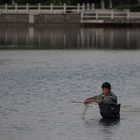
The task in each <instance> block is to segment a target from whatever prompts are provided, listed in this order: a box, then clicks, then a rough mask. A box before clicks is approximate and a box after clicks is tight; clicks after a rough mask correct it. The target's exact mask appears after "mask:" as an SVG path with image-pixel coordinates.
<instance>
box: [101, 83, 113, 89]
mask: <svg viewBox="0 0 140 140" xmlns="http://www.w3.org/2000/svg"><path fill="white" fill-rule="evenodd" d="M103 88H108V89H109V90H111V84H110V83H108V82H105V83H103V84H102V89H103Z"/></svg>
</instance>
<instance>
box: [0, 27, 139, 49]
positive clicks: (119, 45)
mask: <svg viewBox="0 0 140 140" xmlns="http://www.w3.org/2000/svg"><path fill="white" fill-rule="evenodd" d="M139 36H140V29H139V28H132V29H129V28H125V29H124V28H120V29H118V28H116V29H115V28H110V29H109V28H86V29H84V28H80V27H79V26H77V25H62V26H61V25H55V26H54V25H42V26H30V27H29V26H25V25H17V26H16V25H13V26H11V25H1V26H0V49H67V50H68V49H92V50H93V49H94V50H95V49H96V50H100V49H101V50H102V49H109V50H110V49H113V50H114V49H115V50H120V49H121V50H122V49H123V50H124V49H125V50H130V49H140V39H139Z"/></svg>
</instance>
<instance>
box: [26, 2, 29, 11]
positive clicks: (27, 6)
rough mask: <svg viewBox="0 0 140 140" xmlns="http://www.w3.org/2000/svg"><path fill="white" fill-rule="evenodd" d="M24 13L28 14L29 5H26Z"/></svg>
mask: <svg viewBox="0 0 140 140" xmlns="http://www.w3.org/2000/svg"><path fill="white" fill-rule="evenodd" d="M26 12H27V13H28V12H29V4H28V3H27V4H26Z"/></svg>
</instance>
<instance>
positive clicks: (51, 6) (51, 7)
mask: <svg viewBox="0 0 140 140" xmlns="http://www.w3.org/2000/svg"><path fill="white" fill-rule="evenodd" d="M50 9H51V13H53V3H51V5H50Z"/></svg>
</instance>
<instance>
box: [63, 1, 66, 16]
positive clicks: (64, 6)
mask: <svg viewBox="0 0 140 140" xmlns="http://www.w3.org/2000/svg"><path fill="white" fill-rule="evenodd" d="M63 13H64V14H65V13H66V4H65V3H64V5H63Z"/></svg>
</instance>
